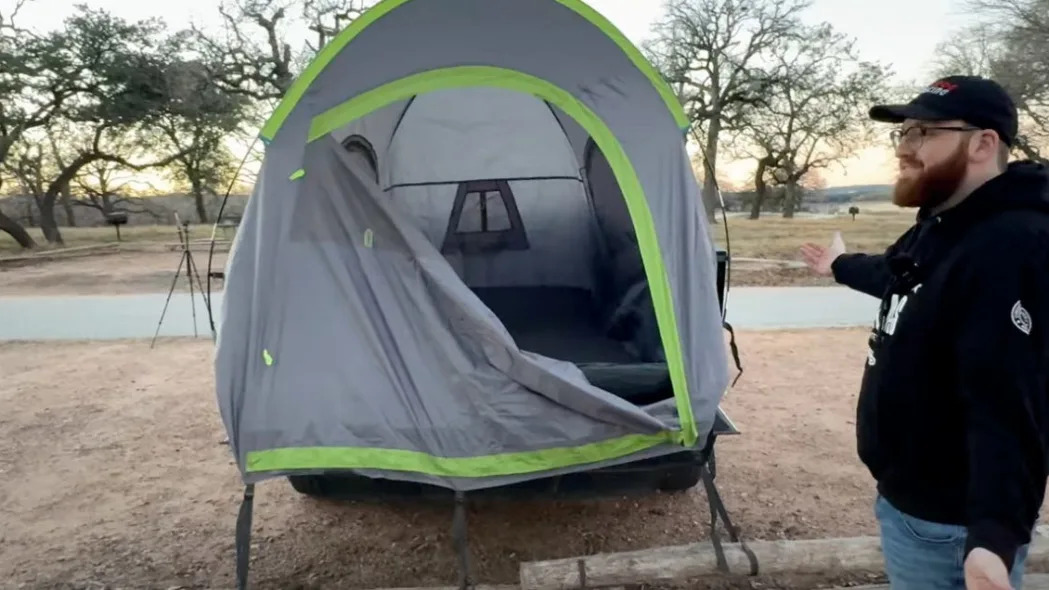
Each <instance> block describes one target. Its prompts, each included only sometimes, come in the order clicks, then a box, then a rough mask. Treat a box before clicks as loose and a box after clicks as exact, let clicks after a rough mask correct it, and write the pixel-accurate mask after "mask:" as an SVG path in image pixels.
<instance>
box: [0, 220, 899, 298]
mask: <svg viewBox="0 0 1049 590" xmlns="http://www.w3.org/2000/svg"><path fill="white" fill-rule="evenodd" d="M913 219H914V218H913V214H912V213H910V212H903V211H899V210H893V209H888V210H882V211H872V212H868V213H864V214H861V215H859V216H858V217H857V218H856V220H855V221H853V220H852V219H851V218H850V217H848V216H838V217H815V216H800V217H796V218H794V219H783V218H782V217H779V216H775V215H768V216H765V217H762V218H761V219H758V220H750V219H746V218H745V217H730V218H729V223H728V229H729V236H728V238H729V239H728V240H727V241H726V237H725V228H724V225H722V223H721V222H720V220H719V222H718V223H716V224H712V225H711V226H710V231H711V235H712V237H713V239H714V241H715V243H716V244H717V246H718V247H720V248H725V247H726V244H728V245H729V246H731V254H732V258H733V260H734V261H735V262H734V264H733V269H732V277H731V284H732V286H748V285H831V284H833V283H832V282H831V281H830V280H828V279H823V278H820V277H814V276H812V275H811V274H810V273H808V271H807V269H804V268H798V265H799V264H800V262H798V248H799V246H800V245H801V244H802V243H804V242H809V241H811V242H817V243H827V242H829V240H830V237H831V236H832V235H833V233H834V232H835V231H841V232H842V235H843V236H844V238H845V242H846V245H847V247H848V248H849V250H850V251H881V250H884V249H885V247H886V246H888V245H889V244H891V243H892V242H893V241H894V240H895V239H896V237H898V236H899V235H900V234H901V233H903V231H904V230H906V229H907V227H908V226H910V225H911V223H912V222H913ZM32 233H33V236H34V237H35V238H37V239H38V240H39V242H40V244H41V248H40V249H39V250H40V252H42V253H45V254H57V253H61V252H66V251H68V250H69V249H76V248H79V247H83V246H91V245H100V246H101V245H107V244H109V245H113V244H116V234H115V232H114V231H113V229H112V228H106V227H102V228H63V229H62V234H63V236H64V237H65V240H66V250H60V251H55V250H54V249H51V248H48V247H47V246H46V244H45V242H44V241H43V236H42V235H41V234H40V231H39V229H33V231H32ZM211 233H212V231H211V228H210V227H207V226H191V236H190V237H191V238H192V239H193V240H195V241H196V242H195V245H194V253H195V255H196V263H197V265H198V266H199V267H200V268H201V273H203V272H204V268H205V267H206V265H207V254H208V241H209V240H210V238H211ZM233 234H234V231H233V230H225V231H224V230H221V229H220V230H219V231H218V232H217V234H216V238H217V239H219V240H228V239H230V238H232V237H233ZM122 237H123V241H122V242H121V243H120V244H119V253H114V252H112V251H107V252H106V253H105V254H98V255H92V256H80V257H76V258H67V259H61V260H48V261H36V260H34V261H32V264H29V263H27V262H24V261H23V262H18V263H14V262H10V260H11V258H12V257H22V256H24V255H25V253H24V252H21V251H20V249H19V248H18V245H17V244H16V243H15V242H14V240H13V239H11V238H10V236H7V235H6V234H0V296H2V295H32V294H48V295H64V294H98V293H107V292H113V293H135V292H158V291H165V290H167V289H168V288H169V287H170V281H171V277H172V274H173V273H174V270H175V268H176V266H177V265H178V262H179V253H178V252H175V251H172V250H171V248H170V247H171V246H174V245H176V244H177V243H178V236H177V234H176V232H175V230H174V228H173V227H169V226H137V227H130V228H124V229H123V230H122ZM225 250H226V248H218V249H217V251H216V260H215V261H214V270H221V269H222V266H223V265H224V264H225V256H226V254H225ZM5 258H6V259H7V260H8V261H9V262H6V263H5V262H4V260H5ZM754 258H759V259H770V260H773V261H777V262H774V263H771V264H764V263H755V262H750V261H746V260H740V259H754ZM779 261H793V266H792V265H790V264H783V263H782V262H779ZM217 288H221V285H219V286H218V287H217Z"/></svg>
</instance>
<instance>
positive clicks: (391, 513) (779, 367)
mask: <svg viewBox="0 0 1049 590" xmlns="http://www.w3.org/2000/svg"><path fill="white" fill-rule="evenodd" d="M865 337H866V335H865V333H864V331H862V330H834V331H810V332H797V333H787V332H775V333H761V332H746V331H744V332H741V333H739V334H738V342H739V344H740V347H741V352H742V354H743V363H744V365H743V366H744V369H745V373H744V375H743V378H742V379H741V380H740V381H739V384H738V385H737V387H736V388H735V389H733V390H732V391H731V392H730V393H729V395H728V397H727V399H726V400H725V403H724V404H723V407H724V408H725V410H726V412H727V413H728V414H729V416H730V417H731V418H732V419H733V420H734V421H735V422H736V424H737V426H738V427H739V428H740V429H741V430H742V431H743V434H742V435H741V436H734V437H723V438H722V439H720V440H719V442H718V447H717V448H718V481H719V487H720V489H721V491H722V493H723V495H724V499H725V502H726V504H727V506H728V509H729V511H730V514H731V515H732V516H733V517H734V519H735V521H736V523H737V524H738V525H739V526H740V527H741V528H742V531H743V534H744V535H745V537H746V538H749V539H778V538H795V539H797V538H816V537H831V536H853V535H865V534H874V533H876V529H875V526H874V521H873V517H872V513H871V502H872V498H873V490H872V486H871V483H870V481H869V480H868V478H867V476H866V473H865V471H864V470H863V468H862V466H861V465H860V463H859V462H858V460H857V459H856V457H855V454H854V446H855V444H854V438H853V416H854V403H855V392H856V388H857V385H858V379H859V368H860V367H861V365H862V363H863V359H864V339H865ZM148 346H149V343H148V342H138V341H135V342H123V341H122V342H90V343H71V342H63V343H6V344H0V368H2V370H0V372H2V374H3V375H4V379H3V380H0V408H2V411H0V440H3V441H5V444H3V445H0V580H3V582H2V583H0V587H4V588H7V587H13V588H18V587H23V586H21V585H23V584H24V585H25V587H31V588H69V587H71V586H68V585H70V584H78V585H79V586H73V587H91V588H97V587H99V586H98V584H106V585H110V586H112V587H146V586H148V587H159V588H169V587H185V588H198V587H200V588H204V587H208V588H211V587H231V585H232V583H233V580H234V578H233V566H234V547H233V532H234V521H235V519H236V514H237V508H238V505H239V501H240V494H241V492H242V489H243V488H242V487H241V485H240V484H239V479H238V476H237V472H236V469H235V467H234V465H233V462H232V460H231V458H230V456H229V454H228V453H229V447H228V446H226V445H224V444H222V441H223V439H224V435H225V433H224V430H223V428H222V425H221V422H220V420H219V416H218V412H217V409H216V404H215V399H214V393H213V385H212V365H211V358H212V351H213V349H212V345H211V343H210V342H208V341H192V340H167V341H162V342H159V343H158V345H157V348H156V349H155V350H152V351H151V350H149V348H148ZM451 517H452V511H451V508H450V507H439V508H433V507H429V508H425V507H423V508H420V507H412V506H396V505H389V506H375V505H356V504H352V503H337V502H323V501H317V500H313V499H310V498H307V497H305V496H302V495H299V494H297V493H296V492H295V491H294V490H292V488H291V487H290V485H289V484H288V483H287V482H286V481H285V480H273V481H267V482H265V483H263V484H260V485H259V486H258V488H257V497H256V503H255V521H254V522H255V526H254V536H253V540H254V544H255V548H254V550H253V558H254V564H253V566H252V572H253V576H252V580H253V586H254V587H257V588H315V587H339V588H374V587H399V586H426V585H439V584H453V583H455V581H456V579H457V578H456V571H457V570H456V560H455V555H454V553H453V551H452V548H451V542H450V538H449V531H450V525H451ZM708 518H709V509H708V507H707V503H706V499H705V495H704V492H703V489H702V486H698V487H697V488H695V489H693V490H692V491H690V492H688V493H684V494H677V495H654V496H650V497H642V498H633V499H627V498H623V499H619V500H613V501H605V502H560V503H549V504H530V505H484V506H477V507H474V508H473V509H472V510H471V511H470V513H469V516H468V520H469V538H470V544H471V550H472V558H473V560H474V561H473V563H474V567H475V573H476V576H477V578H478V580H479V581H481V582H503V583H505V582H512V581H514V580H515V578H516V574H517V566H518V563H519V562H520V561H522V560H535V559H548V558H557V557H569V556H574V555H580V554H586V553H593V552H606V551H623V550H632V549H640V548H646V547H655V546H660V545H668V544H678V543H685V542H691V541H696V540H701V539H705V538H707V536H708V533H707V522H708ZM89 583H94V584H96V585H95V586H87V584H89ZM719 587H721V586H719ZM744 587H748V588H749V587H751V586H750V585H749V584H748V585H746V586H744ZM762 587H771V586H762Z"/></svg>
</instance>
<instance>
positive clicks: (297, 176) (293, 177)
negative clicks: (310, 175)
mask: <svg viewBox="0 0 1049 590" xmlns="http://www.w3.org/2000/svg"><path fill="white" fill-rule="evenodd" d="M303 176H306V171H305V170H303V169H302V168H299V169H298V170H296V171H295V172H292V173H291V176H289V177H288V180H298V179H300V178H302V177H303Z"/></svg>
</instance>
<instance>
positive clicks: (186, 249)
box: [149, 213, 205, 348]
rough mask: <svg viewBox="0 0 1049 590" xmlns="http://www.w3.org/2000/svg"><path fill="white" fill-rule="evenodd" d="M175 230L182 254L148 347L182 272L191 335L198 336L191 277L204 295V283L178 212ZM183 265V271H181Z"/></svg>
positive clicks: (162, 319) (150, 345) (186, 228)
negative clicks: (190, 316)
mask: <svg viewBox="0 0 1049 590" xmlns="http://www.w3.org/2000/svg"><path fill="white" fill-rule="evenodd" d="M175 230H176V231H177V232H178V241H179V249H180V250H182V256H181V258H179V261H178V267H177V268H176V269H175V277H174V278H173V279H172V280H171V288H170V289H169V290H168V296H167V299H166V300H165V301H164V310H163V311H161V312H160V321H159V322H157V331H156V332H155V333H154V334H153V341H152V342H151V343H150V344H149V347H150V348H153V347H154V345H156V342H157V337H158V336H159V335H160V325H161V324H163V323H164V316H165V315H166V314H167V311H168V304H169V303H171V295H172V294H173V293H174V292H175V286H176V285H178V279H179V277H180V276H182V273H183V272H185V273H186V278H187V279H189V302H190V305H191V306H192V309H193V336H194V337H196V336H199V333H198V332H197V302H196V299H195V298H196V293H195V292H194V288H193V277H196V278H197V287H199V288H200V294H201V295H202V296H203V295H204V292H205V291H204V284H203V282H202V281H201V280H200V273H199V272H198V271H197V263H196V262H194V260H193V251H192V250H191V249H190V246H189V222H188V221H180V220H179V217H178V213H176V214H175ZM183 267H185V271H183Z"/></svg>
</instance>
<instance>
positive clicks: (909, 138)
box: [889, 125, 980, 149]
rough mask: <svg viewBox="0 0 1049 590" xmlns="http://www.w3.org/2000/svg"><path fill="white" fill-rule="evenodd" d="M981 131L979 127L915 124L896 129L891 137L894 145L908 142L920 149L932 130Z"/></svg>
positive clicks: (908, 144)
mask: <svg viewBox="0 0 1049 590" xmlns="http://www.w3.org/2000/svg"><path fill="white" fill-rule="evenodd" d="M933 130H936V131H979V130H980V128H979V127H925V126H922V125H915V126H913V127H908V128H906V129H894V130H893V131H892V132H891V133H889V139H891V140H892V147H894V148H895V147H900V144H906V145H907V146H908V147H911V148H914V149H918V148H920V147H921V146H922V144H923V143H925V138H926V137H927V136H928V135H929V132H930V131H933Z"/></svg>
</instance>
